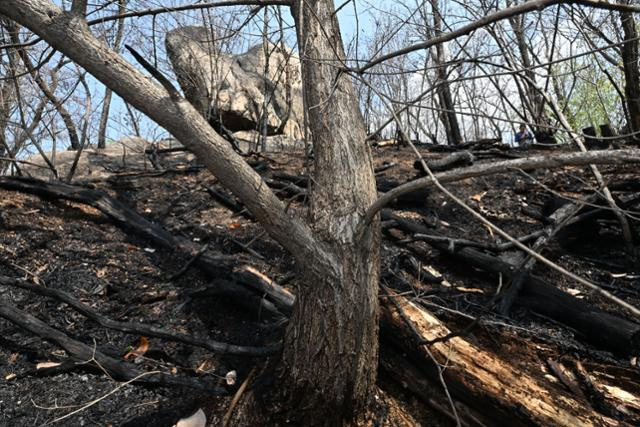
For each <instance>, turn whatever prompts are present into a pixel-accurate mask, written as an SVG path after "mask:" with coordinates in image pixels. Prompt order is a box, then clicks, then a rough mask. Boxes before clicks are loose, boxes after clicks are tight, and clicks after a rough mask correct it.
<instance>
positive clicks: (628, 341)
mask: <svg viewBox="0 0 640 427" xmlns="http://www.w3.org/2000/svg"><path fill="white" fill-rule="evenodd" d="M382 218H383V219H393V220H394V224H395V226H396V227H397V228H399V229H401V230H403V231H405V232H408V233H411V234H416V233H422V234H434V233H433V231H432V230H429V229H427V228H426V227H424V226H422V225H420V224H418V223H416V222H414V221H409V220H406V219H402V218H399V217H396V216H394V217H393V218H389V217H388V213H385V211H383V212H382ZM429 244H430V245H431V246H433V247H435V248H436V249H438V250H440V251H441V253H443V254H447V255H449V256H452V257H454V258H456V259H458V260H460V261H463V262H464V263H466V264H467V265H470V266H473V267H475V268H479V269H481V270H484V271H487V272H490V273H495V274H502V276H503V278H504V279H505V280H513V279H514V278H516V276H517V275H518V274H519V270H518V269H517V268H516V266H515V265H513V264H511V263H508V262H506V261H504V260H502V259H501V258H498V257H496V256H493V255H490V254H488V253H484V252H481V251H479V250H476V249H473V248H470V247H451V246H450V245H448V244H446V243H441V242H437V241H430V242H429ZM515 304H516V305H519V306H522V307H525V308H527V309H530V310H532V311H534V312H536V313H538V314H541V315H543V316H546V317H549V318H551V319H553V320H555V321H557V322H559V323H562V324H563V325H566V326H568V327H570V328H572V329H574V330H575V331H576V332H577V333H578V335H579V338H580V339H582V340H584V341H586V342H588V343H590V344H592V345H594V346H595V347H598V348H601V349H603V350H607V351H611V352H613V353H616V354H619V355H625V356H626V355H629V354H633V353H637V352H638V351H640V325H639V324H637V323H635V322H631V321H629V320H626V319H623V318H621V317H619V316H616V315H613V314H609V313H607V312H605V311H604V310H601V309H599V308H597V307H594V306H593V305H591V304H589V303H588V302H586V301H584V300H581V299H578V298H575V297H574V296H573V295H570V294H569V293H567V292H564V291H562V290H561V289H558V288H557V287H555V286H554V285H552V284H550V283H549V282H547V281H546V280H544V279H543V278H541V277H539V276H536V275H533V274H529V275H527V276H526V277H525V278H524V280H523V283H522V287H521V289H520V292H519V293H518V296H517V299H516V300H515Z"/></svg>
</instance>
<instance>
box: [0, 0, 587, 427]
mask: <svg viewBox="0 0 640 427" xmlns="http://www.w3.org/2000/svg"><path fill="white" fill-rule="evenodd" d="M238 3H239V2H235V4H238ZM529 3H535V4H533V5H530V4H529ZM555 3H558V2H553V1H533V2H526V3H523V4H521V5H519V6H516V7H514V8H512V10H511V11H509V13H512V15H509V13H502V14H499V13H496V17H493V18H487V19H484V20H483V21H478V22H479V23H478V24H475V25H476V27H480V26H481V25H486V24H488V23H490V22H492V21H491V19H495V20H497V19H505V18H508V17H509V16H515V15H516V14H517V13H522V12H527V11H530V10H533V9H534V8H535V7H538V6H545V5H552V4H555ZM586 3H590V2H588V1H587V2H586ZM591 3H599V2H591ZM220 4H221V5H222V4H224V3H220ZM246 4H252V5H259V6H266V5H290V6H291V10H292V15H293V16H294V21H295V24H296V32H297V39H298V46H299V50H300V57H301V59H302V77H303V83H304V91H303V95H304V103H305V107H306V110H307V114H308V117H309V120H308V123H309V128H310V132H311V135H312V142H313V148H314V177H313V178H314V180H313V188H312V193H311V212H310V218H309V221H308V222H304V221H302V220H300V219H299V218H296V217H294V216H292V215H291V214H289V213H288V212H287V210H286V209H285V206H284V204H283V203H282V202H281V201H280V200H279V199H278V198H277V197H276V196H275V195H274V194H273V192H272V191H271V190H270V189H269V187H268V186H267V185H266V183H265V182H264V181H263V180H262V178H261V177H260V176H259V175H258V174H257V173H256V172H255V171H254V170H253V169H251V167H249V166H248V165H247V163H246V162H245V161H244V159H243V158H242V157H240V156H239V155H238V154H237V153H236V152H235V151H234V150H233V148H232V147H231V146H230V145H229V143H228V142H227V141H226V140H224V139H223V138H222V137H221V136H220V135H218V134H217V133H216V132H215V131H214V130H213V129H212V128H211V126H210V125H209V123H208V122H207V120H206V119H205V118H204V117H203V116H202V115H201V114H200V113H199V111H198V110H196V109H195V108H194V107H193V106H192V105H191V104H190V103H189V102H188V101H186V100H185V99H184V98H183V97H182V96H181V94H180V93H179V92H178V91H177V90H176V89H175V88H174V87H173V85H172V84H171V83H170V82H169V81H168V80H166V79H165V78H163V77H162V76H161V75H158V74H157V73H156V75H155V78H156V79H157V80H158V81H160V83H161V84H158V83H157V82H154V81H153V80H152V79H151V78H150V77H148V76H146V75H144V74H142V73H141V72H140V71H138V69H136V68H135V67H134V66H133V65H131V64H130V63H128V62H127V61H125V60H124V59H123V58H122V57H121V56H120V55H118V54H117V53H116V52H114V51H113V50H111V49H109V47H108V46H107V45H105V44H104V43H103V42H101V41H100V40H98V39H97V38H96V37H95V36H94V35H93V34H92V33H91V31H90V29H89V26H88V24H87V21H86V19H85V14H86V6H87V2H86V0H84V1H82V0H74V2H73V5H72V8H71V10H70V11H65V10H63V9H61V8H60V7H58V6H56V5H55V4H53V3H51V2H50V1H49V0H4V1H2V2H1V3H0V13H2V14H3V15H5V16H7V17H9V18H10V19H12V20H14V21H16V22H18V23H20V24H21V25H24V26H25V27H27V28H29V29H30V30H31V31H33V32H34V33H36V34H37V35H39V36H40V37H42V38H43V39H44V40H46V41H47V42H48V43H50V44H51V46H53V48H55V49H57V50H58V51H60V52H62V53H64V54H65V55H67V56H68V57H69V58H70V59H72V60H73V61H75V62H76V63H77V64H79V65H81V66H82V67H84V68H85V69H86V70H87V71H88V72H89V73H91V74H92V75H93V76H95V77H96V78H97V79H98V80H100V81H101V82H102V83H104V84H105V85H106V86H107V87H109V88H110V89H112V90H113V91H114V92H115V93H116V94H118V95H119V96H121V97H122V98H123V99H124V100H125V101H127V102H128V103H130V104H131V105H133V106H134V107H135V108H137V109H139V110H140V111H142V112H144V113H145V114H147V115H148V116H149V117H150V118H151V119H153V120H154V121H156V122H157V123H158V124H159V125H161V126H163V127H164V128H165V129H167V130H168V131H169V132H171V133H172V134H173V136H175V137H176V138H177V139H178V140H180V141H181V142H182V143H183V144H184V145H185V146H187V147H188V148H189V149H190V150H191V151H192V152H193V153H194V154H195V155H196V156H198V158H199V159H200V160H201V161H202V162H203V163H204V164H205V165H206V166H207V168H208V169H209V170H210V171H211V172H212V173H213V174H214V175H215V176H216V177H217V178H218V180H219V181H220V182H221V183H222V184H223V185H224V186H226V187H227V188H229V189H230V190H231V191H232V192H233V193H234V194H235V195H236V196H237V197H238V198H239V199H240V200H241V201H242V202H243V203H244V204H245V205H246V206H247V207H248V208H249V209H250V210H251V212H252V213H253V215H254V216H255V217H256V219H257V220H258V221H259V222H260V223H261V224H262V225H263V226H264V228H265V230H266V231H267V232H268V233H269V234H270V235H271V237H273V238H274V239H275V240H276V241H278V242H279V243H280V244H281V245H282V246H283V247H284V248H285V249H287V250H288V251H289V253H290V254H291V255H292V257H293V258H294V259H295V261H296V263H297V268H298V270H299V273H300V274H299V275H298V283H297V287H298V289H297V298H296V303H295V305H294V308H293V314H292V316H291V319H290V322H289V325H288V327H287V330H286V333H285V338H284V349H283V354H282V359H281V362H280V363H279V366H278V369H277V371H276V372H277V376H276V378H277V381H278V384H277V390H278V398H279V399H278V400H279V402H278V403H280V404H281V405H280V406H279V407H280V408H285V409H282V410H281V411H282V412H284V413H282V414H280V415H282V416H284V417H286V419H288V420H291V421H294V422H295V421H298V422H300V421H302V420H304V421H306V422H307V423H309V422H312V423H318V424H326V425H340V424H342V423H343V422H345V421H351V420H353V418H354V417H357V416H360V415H361V414H362V413H363V409H364V408H366V407H367V405H368V403H369V400H370V398H371V396H372V395H373V393H372V390H373V387H374V385H375V379H376V367H377V355H378V275H379V264H380V255H379V251H380V230H379V223H378V220H377V219H376V218H375V217H373V218H371V217H369V218H367V213H368V212H370V207H371V206H372V205H373V204H374V202H375V201H376V198H377V192H376V186H375V177H374V172H373V166H372V160H371V155H370V152H369V149H368V146H367V145H366V144H365V138H366V132H365V126H364V121H363V118H362V116H361V113H360V111H359V108H358V101H357V97H356V92H355V88H354V85H353V82H352V80H351V78H350V77H349V74H348V73H347V71H348V67H347V66H346V58H345V52H344V48H343V43H342V39H341V35H340V29H339V25H338V21H337V17H336V14H335V12H336V11H335V9H334V5H333V1H331V0H304V1H303V0H296V1H293V2H292V3H291V4H289V3H288V2H286V1H266V0H265V1H260V0H252V1H249V0H248V1H247V2H246ZM210 7H213V6H210ZM469 25H471V26H473V25H472V24H469ZM463 30H464V31H467V32H469V31H471V30H469V29H468V28H466V29H464V28H462V29H460V30H454V31H452V32H449V33H443V34H439V35H435V36H434V37H433V38H432V39H430V40H428V41H426V42H423V43H421V44H419V45H416V46H414V47H411V46H410V47H408V48H406V49H400V50H398V51H396V52H392V53H390V54H387V55H386V58H387V59H388V58H391V57H397V56H400V54H401V53H407V52H410V51H411V49H416V50H417V49H419V48H420V49H425V48H430V47H432V46H434V45H436V44H437V42H438V41H447V38H448V40H451V39H453V38H454V36H455V35H456V34H458V35H460V34H466V33H465V32H464V31H463ZM381 58H382V59H384V57H381ZM381 58H378V59H375V60H372V61H371V63H369V64H367V65H365V67H363V69H362V70H361V71H364V70H365V69H366V68H367V67H371V66H373V65H375V63H376V61H378V63H379V62H381V60H382V59H381ZM372 64H373V65H372ZM365 219H366V221H365Z"/></svg>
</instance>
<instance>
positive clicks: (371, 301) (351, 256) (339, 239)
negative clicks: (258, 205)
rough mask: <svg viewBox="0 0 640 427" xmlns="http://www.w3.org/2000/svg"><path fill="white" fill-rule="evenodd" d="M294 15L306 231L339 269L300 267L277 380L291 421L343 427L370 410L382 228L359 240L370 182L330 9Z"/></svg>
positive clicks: (319, 6) (298, 8) (319, 2)
mask: <svg viewBox="0 0 640 427" xmlns="http://www.w3.org/2000/svg"><path fill="white" fill-rule="evenodd" d="M293 15H294V19H295V20H296V27H297V31H298V46H300V47H301V55H300V57H301V58H303V60H302V80H303V82H304V88H303V94H304V101H305V106H306V108H307V109H308V114H309V117H310V118H311V119H310V120H309V127H310V130H311V133H312V139H313V149H314V155H315V170H314V180H313V182H314V184H315V185H314V188H313V193H312V199H311V214H312V223H313V228H314V233H315V235H316V238H317V240H318V242H319V244H320V245H322V246H324V247H326V248H327V251H328V252H330V253H331V254H332V255H333V257H334V260H335V262H334V264H333V265H331V266H326V265H325V266H318V265H315V263H314V262H313V260H310V261H309V262H308V263H306V265H304V266H301V267H302V268H303V271H302V276H303V278H304V282H305V283H303V284H302V286H300V288H299V289H298V293H297V295H298V297H297V300H296V301H297V304H296V305H295V306H294V310H293V314H292V318H291V321H290V324H289V327H288V329H287V333H286V336H285V348H284V353H283V367H284V370H283V373H284V378H283V381H284V384H285V387H284V389H286V390H287V393H288V396H287V399H286V400H287V401H288V407H289V408H290V409H292V410H291V411H290V414H289V415H290V416H289V417H288V418H289V419H293V418H292V417H293V416H295V417H297V418H298V419H297V420H296V421H300V422H303V421H304V423H305V424H307V425H308V424H309V423H311V424H320V425H341V424H343V423H344V422H348V421H350V420H352V419H353V417H354V416H355V415H357V414H358V413H360V412H361V410H362V409H364V408H365V407H366V405H367V404H368V401H369V398H370V396H371V395H372V393H371V390H372V388H373V386H374V385H375V380H376V367H377V358H378V298H377V292H378V275H379V250H380V249H379V247H380V233H379V225H378V224H377V223H376V224H372V226H371V227H370V229H369V230H370V231H369V232H367V233H365V235H364V237H363V238H362V239H358V238H357V237H356V231H357V228H358V227H357V226H358V224H359V223H360V221H361V220H362V218H363V217H364V214H365V210H366V207H367V206H369V205H370V204H371V203H373V201H374V200H375V198H376V184H375V177H374V173H373V165H372V161H371V155H370V152H369V149H368V147H367V145H366V144H365V139H366V132H365V126H364V121H363V119H362V116H361V113H360V110H359V108H358V102H357V97H356V92H355V88H354V86H353V84H352V82H351V80H350V79H349V77H348V76H346V75H345V74H341V73H340V71H339V70H338V67H336V65H340V63H341V62H342V61H343V60H344V51H343V44H342V40H341V37H340V30H339V27H338V23H337V20H336V18H335V15H334V6H333V2H332V1H330V0H314V1H308V0H306V1H298V2H296V3H295V5H294V7H293ZM292 414H293V415H292Z"/></svg>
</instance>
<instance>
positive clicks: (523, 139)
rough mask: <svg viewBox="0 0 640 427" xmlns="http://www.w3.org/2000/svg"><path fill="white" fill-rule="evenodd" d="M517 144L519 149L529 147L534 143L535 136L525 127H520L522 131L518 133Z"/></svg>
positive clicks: (516, 136)
mask: <svg viewBox="0 0 640 427" xmlns="http://www.w3.org/2000/svg"><path fill="white" fill-rule="evenodd" d="M515 142H516V143H517V144H518V146H519V147H526V146H527V145H529V144H531V143H533V136H532V135H531V133H530V132H529V131H528V130H527V127H526V126H525V125H520V130H519V131H518V132H516V135H515Z"/></svg>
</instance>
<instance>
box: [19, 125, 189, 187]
mask: <svg viewBox="0 0 640 427" xmlns="http://www.w3.org/2000/svg"><path fill="white" fill-rule="evenodd" d="M181 147H182V145H181V144H180V143H179V142H178V141H176V140H175V139H165V140H162V141H157V142H149V141H147V140H145V139H142V138H138V137H135V136H131V137H126V138H123V139H121V140H119V141H113V142H109V143H108V144H107V146H106V147H105V148H104V149H96V148H86V149H84V150H83V151H82V153H81V154H80V158H79V159H78V164H77V166H76V171H75V174H74V180H80V181H84V180H100V179H106V178H109V177H111V176H113V175H114V174H118V173H122V172H143V171H154V170H155V169H154V166H153V164H152V163H151V159H150V157H149V155H147V154H145V150H147V149H153V148H155V149H158V150H162V149H168V148H181ZM45 154H46V155H47V157H48V158H49V159H50V160H52V161H53V162H54V164H55V167H56V170H57V171H58V176H59V177H60V178H61V179H64V178H65V177H66V176H67V175H68V173H69V170H70V169H71V167H72V165H73V162H74V161H75V158H76V155H77V151H66V150H65V151H59V152H57V153H55V159H54V158H53V153H52V152H47V153H45ZM193 159H194V156H193V154H191V153H189V152H177V153H172V154H171V155H170V156H163V157H162V159H160V162H161V163H162V165H161V166H162V167H172V166H173V165H174V164H185V163H188V162H191V161H192V160H193ZM27 161H28V162H29V163H28V164H25V165H23V166H21V169H22V171H23V172H25V173H26V174H28V175H30V176H32V177H34V178H40V179H49V178H53V172H51V170H50V169H49V168H48V167H47V165H46V163H45V161H44V159H43V158H42V156H40V154H37V153H36V154H33V155H31V156H29V158H27Z"/></svg>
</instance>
